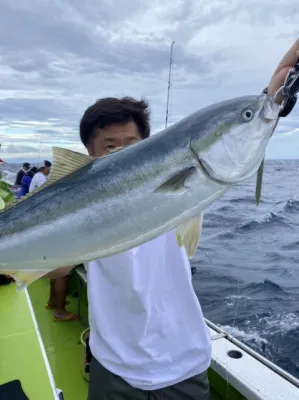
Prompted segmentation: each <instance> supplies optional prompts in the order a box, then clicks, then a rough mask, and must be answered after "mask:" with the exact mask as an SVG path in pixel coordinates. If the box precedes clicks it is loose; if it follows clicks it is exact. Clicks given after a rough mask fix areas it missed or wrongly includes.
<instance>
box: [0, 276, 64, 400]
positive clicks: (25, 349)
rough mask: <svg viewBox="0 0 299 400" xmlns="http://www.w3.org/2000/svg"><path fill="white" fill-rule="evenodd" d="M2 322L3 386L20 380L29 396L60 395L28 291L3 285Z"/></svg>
mask: <svg viewBox="0 0 299 400" xmlns="http://www.w3.org/2000/svg"><path fill="white" fill-rule="evenodd" d="M0 321H1V324H0V349H1V350H0V353H1V356H0V385H1V384H4V383H6V382H9V381H12V380H15V379H17V380H20V382H21V385H22V388H23V390H24V392H25V393H26V395H27V397H29V399H43V400H53V399H55V398H57V397H56V388H55V384H54V381H53V376H52V374H51V370H50V368H49V364H48V360H47V358H46V357H45V353H44V349H43V346H42V342H41V340H40V335H39V332H38V329H37V325H36V320H35V318H34V313H33V311H32V307H31V303H30V299H29V296H28V292H27V290H24V291H22V292H17V290H16V285H15V284H10V285H8V286H0Z"/></svg>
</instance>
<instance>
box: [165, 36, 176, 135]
mask: <svg viewBox="0 0 299 400" xmlns="http://www.w3.org/2000/svg"><path fill="white" fill-rule="evenodd" d="M174 43H175V42H174V41H172V43H171V46H170V57H169V72H168V87H167V103H166V117H165V128H167V123H168V108H169V93H170V87H171V72H172V55H173V46H174Z"/></svg>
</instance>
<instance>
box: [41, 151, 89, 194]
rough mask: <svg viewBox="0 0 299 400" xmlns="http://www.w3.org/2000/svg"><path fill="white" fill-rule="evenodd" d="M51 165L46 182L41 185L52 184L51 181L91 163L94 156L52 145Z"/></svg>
mask: <svg viewBox="0 0 299 400" xmlns="http://www.w3.org/2000/svg"><path fill="white" fill-rule="evenodd" d="M52 150H53V167H52V168H51V172H50V175H49V178H48V180H47V182H46V183H45V184H44V185H43V188H44V187H45V186H49V185H52V184H53V183H55V182H57V181H59V180H60V179H63V178H65V177H66V176H68V175H71V174H72V173H74V172H76V171H78V170H79V169H80V168H83V167H85V166H86V165H88V164H91V163H92V162H93V161H94V160H95V159H96V158H95V157H91V156H89V155H87V154H83V153H78V152H77V151H73V150H69V149H64V148H62V147H52Z"/></svg>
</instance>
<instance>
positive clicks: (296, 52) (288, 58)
mask: <svg viewBox="0 0 299 400" xmlns="http://www.w3.org/2000/svg"><path fill="white" fill-rule="evenodd" d="M298 57H299V39H297V40H296V41H295V43H294V44H293V46H292V47H291V48H290V49H289V50H288V51H287V52H286V54H285V55H284V56H283V57H282V59H281V61H280V63H279V64H278V66H277V68H276V70H275V71H274V74H273V76H272V78H271V80H270V82H269V85H268V93H269V94H270V95H271V96H274V95H275V93H276V92H277V90H278V89H279V88H280V87H281V86H282V85H283V84H284V81H285V78H286V76H287V74H288V72H289V70H290V69H291V68H293V67H294V66H295V64H296V62H297V60H298ZM282 101H283V99H282V98H281V97H280V98H278V99H277V100H276V102H277V103H279V104H281V103H282Z"/></svg>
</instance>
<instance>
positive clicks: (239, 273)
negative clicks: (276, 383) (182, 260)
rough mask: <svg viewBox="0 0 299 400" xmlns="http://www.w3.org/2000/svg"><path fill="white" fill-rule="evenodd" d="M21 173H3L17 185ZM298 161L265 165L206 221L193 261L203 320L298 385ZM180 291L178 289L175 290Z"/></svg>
mask: <svg viewBox="0 0 299 400" xmlns="http://www.w3.org/2000/svg"><path fill="white" fill-rule="evenodd" d="M17 170H18V166H16V165H11V166H7V165H6V166H5V176H6V178H7V179H9V180H11V181H14V177H15V173H16V171H17ZM298 177H299V160H291V161H281V160H279V161H266V163H265V169H264V178H263V188H262V196H261V202H260V204H259V206H258V207H257V206H256V203H255V197H254V191H255V180H256V177H255V176H253V177H252V178H251V179H249V180H247V181H245V182H242V183H241V184H239V185H237V186H236V187H235V188H233V189H231V190H230V191H229V192H228V193H226V194H225V195H224V196H223V197H222V198H221V199H219V200H217V201H216V202H215V203H214V204H213V205H211V206H210V207H209V208H208V209H207V210H206V212H205V214H204V223H203V231H202V239H201V243H200V246H199V249H198V252H197V254H196V255H195V257H194V258H193V260H192V263H191V264H192V266H195V267H196V273H195V274H194V275H193V285H194V289H195V291H196V294H197V296H198V299H199V301H200V304H201V306H202V309H203V312H204V315H205V317H206V318H208V319H209V320H211V321H212V322H214V323H215V324H217V325H219V326H221V327H222V328H224V329H225V330H227V331H228V332H229V333H231V334H232V335H233V336H235V337H236V338H237V339H239V340H241V341H242V342H244V343H246V344H247V345H248V346H249V347H251V348H253V349H254V350H256V351H257V352H259V353H260V354H262V355H264V356H265V357H267V358H268V359H269V360H271V361H272V362H274V363H275V364H277V365H279V366H280V367H281V368H283V369H285V370H286V371H288V372H289V373H291V374H292V375H294V376H296V377H297V378H299V346H298V337H299V234H298V231H299V184H298V181H299V178H298ZM178 290H179V288H178Z"/></svg>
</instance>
